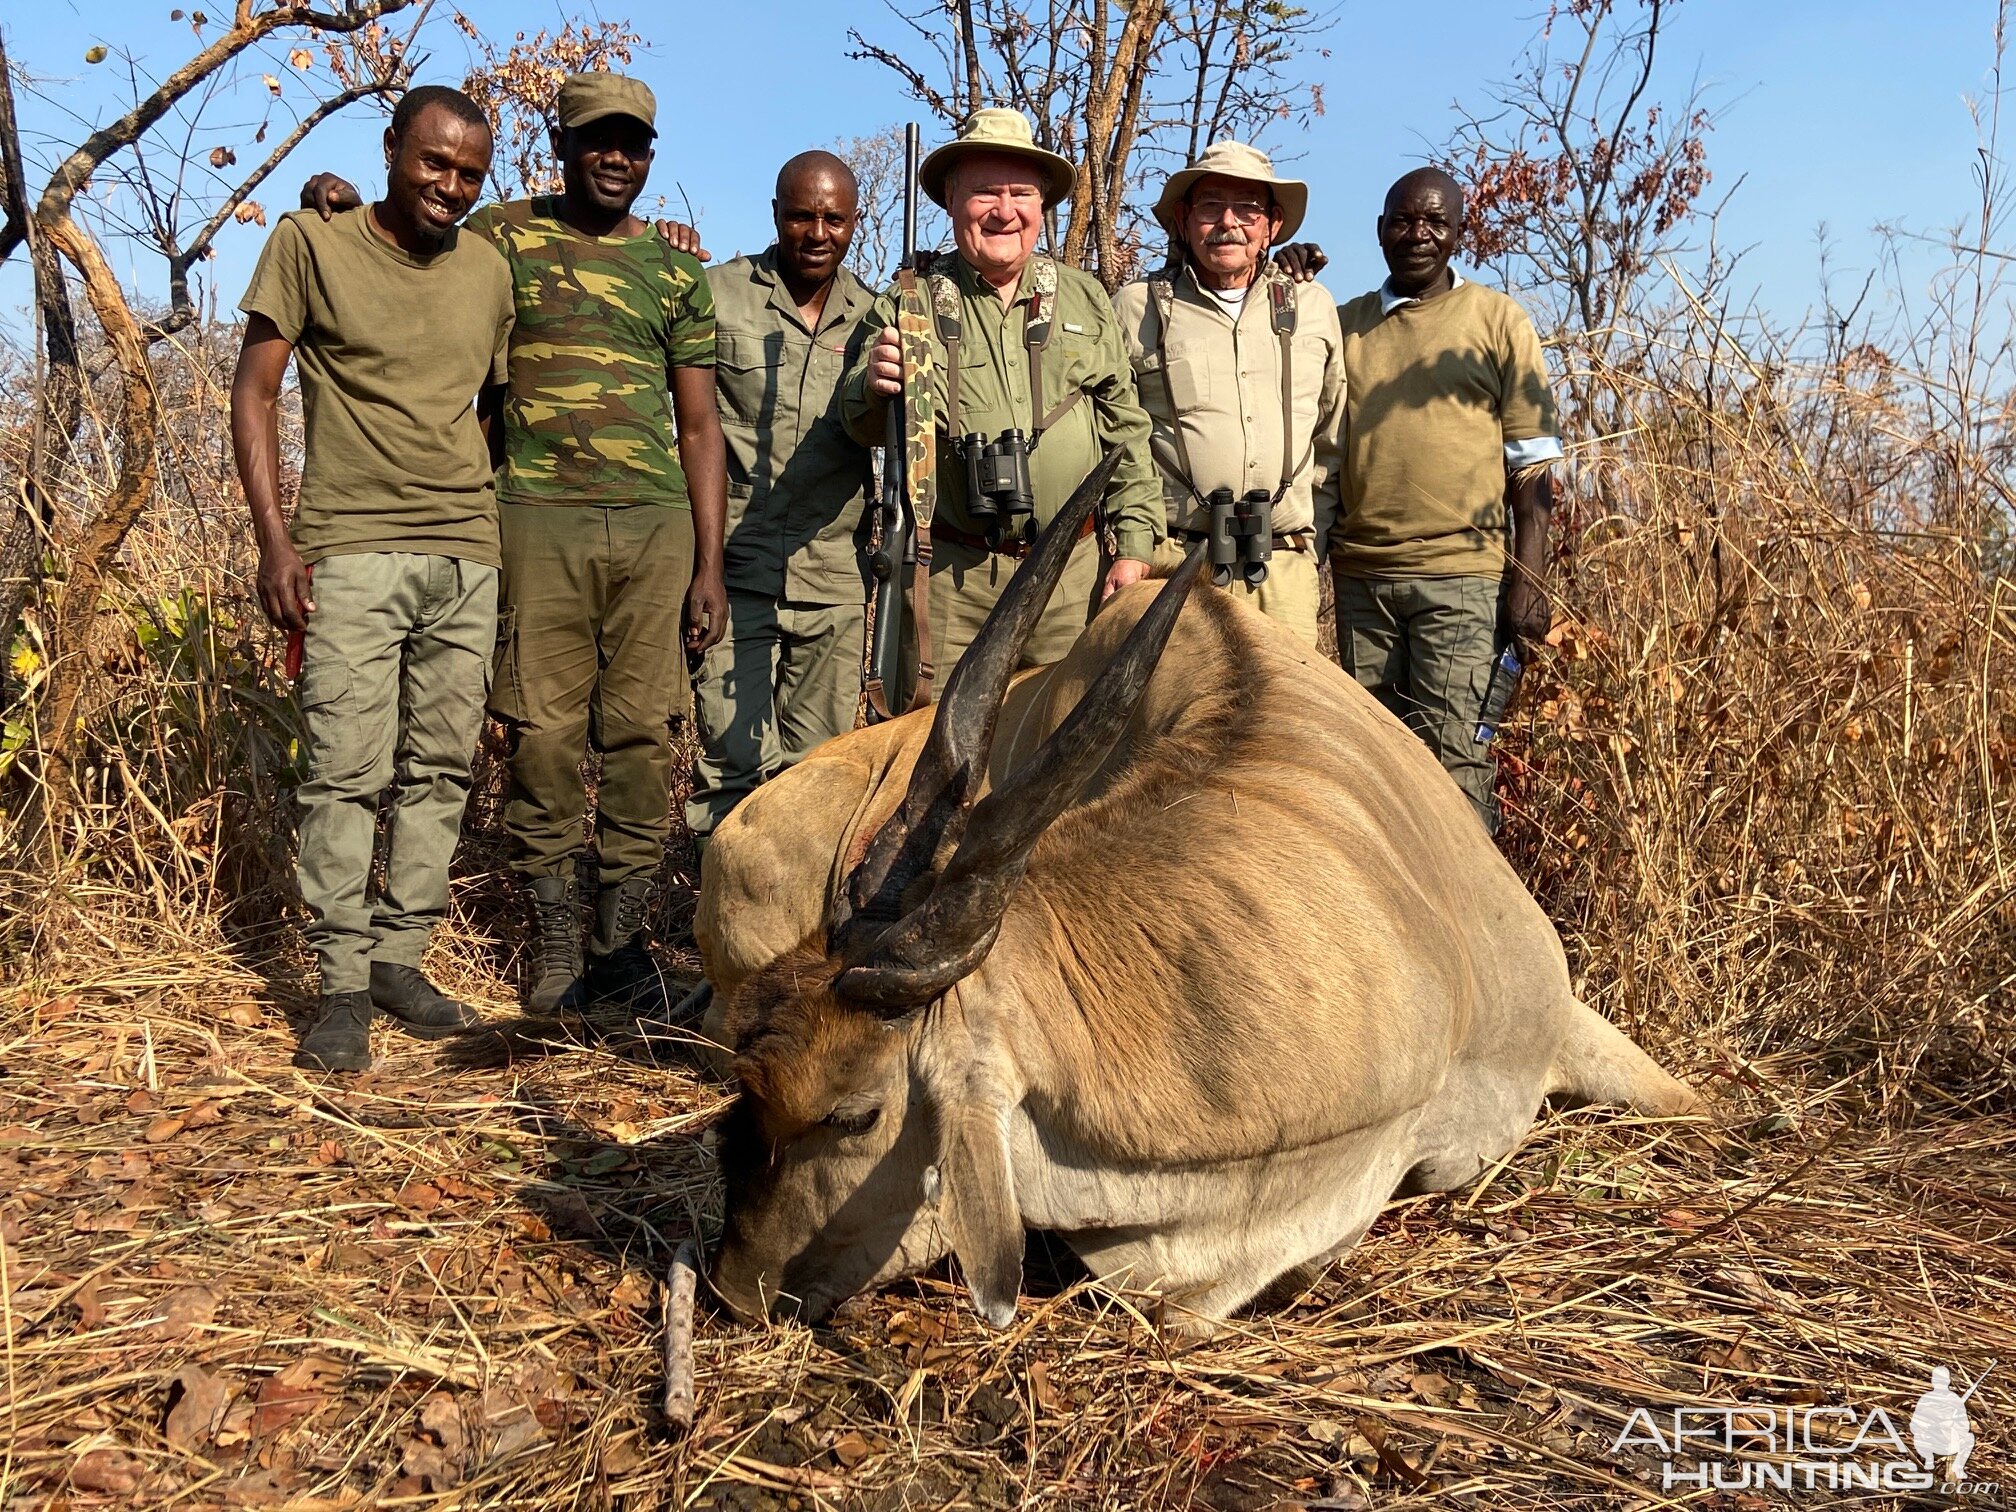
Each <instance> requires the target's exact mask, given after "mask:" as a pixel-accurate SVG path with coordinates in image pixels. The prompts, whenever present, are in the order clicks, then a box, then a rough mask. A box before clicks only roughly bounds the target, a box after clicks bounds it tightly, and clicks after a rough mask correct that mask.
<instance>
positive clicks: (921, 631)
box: [862, 121, 938, 724]
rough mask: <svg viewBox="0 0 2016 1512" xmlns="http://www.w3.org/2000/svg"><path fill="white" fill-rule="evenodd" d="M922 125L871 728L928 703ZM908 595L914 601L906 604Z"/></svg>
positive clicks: (868, 689) (888, 446)
mask: <svg viewBox="0 0 2016 1512" xmlns="http://www.w3.org/2000/svg"><path fill="white" fill-rule="evenodd" d="M919 152H920V146H919V137H918V130H917V123H916V122H914V121H912V122H911V123H909V124H908V125H907V126H905V127H904V128H903V260H902V261H901V262H900V263H899V264H898V265H897V273H896V327H897V331H898V333H899V334H900V337H901V340H902V346H903V392H902V393H901V394H900V395H898V396H897V397H896V398H894V399H892V400H890V401H889V422H888V424H889V429H888V431H887V433H886V435H885V436H884V439H883V443H882V486H881V490H880V498H879V499H878V500H877V504H876V518H877V525H878V527H879V528H878V532H877V533H878V536H879V538H880V539H879V543H878V545H877V547H876V549H875V552H874V554H873V555H871V556H870V557H869V559H868V564H869V568H870V570H871V571H872V572H873V573H874V576H875V594H874V597H875V628H874V633H873V635H872V636H871V637H870V639H869V643H868V666H867V669H866V673H865V676H864V678H863V682H862V692H863V694H864V695H865V696H866V699H867V720H868V723H869V724H880V723H881V722H882V721H883V720H885V719H894V718H895V717H896V715H897V714H899V713H902V712H904V711H905V710H907V709H916V708H922V707H923V706H924V705H925V704H927V703H929V702H930V697H931V695H930V689H931V675H932V673H931V631H930V625H929V622H928V618H927V613H926V608H925V599H926V595H927V593H928V591H929V584H928V579H929V577H930V572H931V538H930V535H929V531H930V528H931V513H932V509H933V506H934V505H935V504H936V502H937V492H936V489H937V478H936V465H937V456H938V446H937V436H936V430H935V426H934V424H933V416H932V413H931V389H930V365H931V348H930V340H929V332H930V329H931V310H930V305H929V303H928V301H927V299H926V297H925V291H924V284H923V280H922V279H921V278H920V277H919V276H918V271H917V264H918V256H917V159H918V156H919ZM906 590H908V592H909V595H910V601H909V603H908V604H907V605H906V604H905V602H904V594H905V591H906ZM906 612H907V613H909V614H910V615H912V616H913V617H914V619H915V623H916V634H915V639H916V642H917V661H918V671H917V684H916V690H915V692H914V693H913V694H912V696H911V697H910V698H908V699H905V698H904V697H903V695H902V690H901V688H900V687H899V683H900V680H901V676H902V674H901V671H900V670H899V668H900V662H901V659H902V655H903V620H904V616H905V613H906Z"/></svg>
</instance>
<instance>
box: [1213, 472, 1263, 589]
mask: <svg viewBox="0 0 2016 1512" xmlns="http://www.w3.org/2000/svg"><path fill="white" fill-rule="evenodd" d="M1204 502H1205V503H1206V504H1208V505H1209V506H1210V507H1211V529H1210V539H1211V581H1212V582H1213V583H1216V584H1217V585H1218V586H1219V587H1220V588H1224V587H1228V586H1229V585H1230V584H1231V582H1232V579H1233V577H1234V576H1235V575H1236V576H1237V577H1238V578H1239V579H1240V581H1242V582H1244V583H1245V585H1246V586H1247V587H1248V588H1258V587H1259V586H1260V585H1261V584H1262V583H1264V582H1266V581H1267V560H1268V558H1269V557H1271V556H1273V555H1274V495H1273V494H1271V493H1269V492H1268V491H1267V490H1266V489H1264V488H1253V489H1248V490H1247V491H1246V492H1245V493H1244V494H1243V495H1241V496H1240V497H1238V498H1234V497H1233V496H1232V490H1231V489H1229V488H1214V489H1212V490H1211V492H1210V494H1209V495H1208V496H1207V497H1206V498H1205V500H1204Z"/></svg>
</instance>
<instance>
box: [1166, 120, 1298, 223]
mask: <svg viewBox="0 0 2016 1512" xmlns="http://www.w3.org/2000/svg"><path fill="white" fill-rule="evenodd" d="M1213 173H1216V174H1220V175H1222V176H1224V177H1225V178H1235V179H1244V180H1245V181H1246V182H1247V183H1249V184H1265V185H1266V186H1267V187H1268V188H1269V189H1270V190H1272V191H1273V194H1274V203H1275V204H1277V205H1279V206H1280V207H1281V229H1280V230H1279V231H1277V232H1275V233H1274V239H1275V240H1276V241H1283V242H1285V241H1287V240H1288V239H1289V238H1290V237H1292V236H1293V235H1294V234H1295V232H1296V230H1297V229H1298V228H1299V227H1300V226H1301V224H1302V217H1303V216H1304V215H1305V214H1307V213H1308V210H1309V186H1308V185H1307V184H1305V183H1303V182H1302V181H1301V180H1300V179H1284V178H1280V177H1278V176H1276V174H1275V172H1274V163H1273V160H1272V159H1271V158H1269V157H1268V156H1267V154H1266V153H1264V152H1262V151H1261V150H1260V149H1259V148H1258V147H1249V146H1247V145H1246V144H1245V143H1244V142H1213V143H1212V144H1211V145H1210V146H1209V147H1206V148H1205V149H1204V155H1203V156H1202V157H1200V158H1198V159H1197V161H1196V162H1194V163H1192V164H1191V165H1190V166H1189V167H1188V168H1185V169H1183V170H1182V171H1181V172H1180V173H1172V174H1170V175H1169V182H1168V183H1166V184H1164V185H1163V186H1162V197H1161V198H1160V199H1158V200H1156V201H1155V219H1157V220H1158V221H1160V222H1161V223H1162V227H1163V229H1164V230H1165V231H1167V232H1169V234H1170V235H1172V236H1178V237H1180V236H1181V235H1182V232H1183V226H1182V218H1183V196H1184V195H1186V194H1188V193H1189V192H1190V186H1191V185H1192V184H1194V183H1196V182H1197V180H1199V179H1201V178H1203V177H1205V176H1206V175H1208V174H1213Z"/></svg>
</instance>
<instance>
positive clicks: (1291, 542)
mask: <svg viewBox="0 0 2016 1512" xmlns="http://www.w3.org/2000/svg"><path fill="white" fill-rule="evenodd" d="M933 528H934V529H935V528H936V527H935V526H934V527H933ZM1176 533H1177V534H1178V535H1180V536H1181V537H1183V539H1184V540H1186V541H1188V542H1190V544H1191V545H1193V546H1194V545H1196V544H1197V542H1199V541H1208V540H1210V539H1211V532H1210V531H1208V530H1179V531H1177V532H1176ZM1315 537H1316V532H1315V531H1313V530H1291V531H1289V532H1288V533H1287V534H1286V535H1281V534H1278V533H1277V534H1276V535H1275V537H1274V549H1275V550H1276V551H1294V552H1307V551H1308V550H1309V549H1310V545H1311V543H1312V542H1313V541H1314V540H1315Z"/></svg>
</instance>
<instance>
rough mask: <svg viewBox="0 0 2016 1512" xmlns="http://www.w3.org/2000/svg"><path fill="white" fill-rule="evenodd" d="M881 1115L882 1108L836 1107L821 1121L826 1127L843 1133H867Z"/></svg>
mask: <svg viewBox="0 0 2016 1512" xmlns="http://www.w3.org/2000/svg"><path fill="white" fill-rule="evenodd" d="M881 1116H882V1110H881V1109H880V1108H863V1109H861V1110H859V1111H858V1112H853V1111H849V1110H847V1109H844V1108H835V1109H834V1110H833V1111H832V1112H831V1113H828V1114H827V1115H826V1116H825V1117H824V1118H822V1119H820V1120H819V1122H820V1123H821V1124H822V1125H823V1126H824V1127H826V1128H829V1129H832V1130H835V1131H836V1132H838V1133H841V1134H866V1133H867V1132H868V1131H869V1130H870V1129H872V1128H874V1127H875V1121H876V1120H877V1119H879V1118H880V1117H881Z"/></svg>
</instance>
